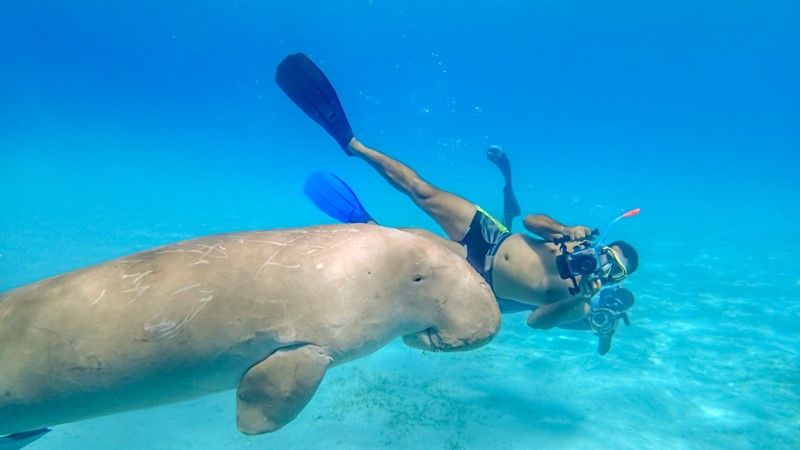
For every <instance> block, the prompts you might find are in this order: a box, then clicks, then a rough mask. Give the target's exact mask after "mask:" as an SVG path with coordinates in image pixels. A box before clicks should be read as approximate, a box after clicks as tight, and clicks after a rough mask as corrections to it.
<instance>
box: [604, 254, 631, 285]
mask: <svg viewBox="0 0 800 450" xmlns="http://www.w3.org/2000/svg"><path fill="white" fill-rule="evenodd" d="M600 251H601V252H602V254H604V255H606V262H605V264H603V266H602V271H603V273H604V274H605V275H604V276H603V279H604V280H606V281H610V282H612V283H619V282H621V281H622V280H624V279H625V278H627V277H628V269H627V267H625V264H623V263H622V260H620V258H619V255H617V252H615V251H614V250H613V249H612V248H611V247H605V246H603V247H601V249H600Z"/></svg>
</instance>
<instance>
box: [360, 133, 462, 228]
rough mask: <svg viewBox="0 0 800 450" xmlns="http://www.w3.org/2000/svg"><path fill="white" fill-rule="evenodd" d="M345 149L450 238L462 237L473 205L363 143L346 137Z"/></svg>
mask: <svg viewBox="0 0 800 450" xmlns="http://www.w3.org/2000/svg"><path fill="white" fill-rule="evenodd" d="M349 149H350V151H351V152H352V153H353V154H354V155H355V156H358V157H359V158H361V159H363V160H364V161H366V162H367V163H368V164H369V165H371V166H372V167H373V168H375V170H377V171H378V173H379V174H380V175H381V176H382V177H383V178H385V179H386V180H387V181H388V182H389V183H390V184H391V185H392V186H394V187H395V189H397V190H398V191H400V192H402V193H403V194H406V195H407V196H408V197H409V198H411V200H413V201H414V203H416V204H417V206H419V207H420V208H422V210H423V211H425V213H427V214H428V215H429V216H431V217H432V218H433V220H435V221H436V223H438V224H439V226H441V227H442V229H443V230H444V232H445V233H447V236H448V237H449V238H450V239H452V240H454V241H460V240H461V239H462V238H463V237H464V235H465V234H466V232H467V229H468V228H469V224H470V223H471V222H472V218H473V217H474V216H475V211H476V207H475V205H474V204H473V203H470V202H468V201H467V200H465V199H463V198H461V197H459V196H457V195H454V194H451V193H449V192H446V191H443V190H441V189H438V188H437V187H435V186H433V185H432V184H430V183H428V182H427V181H425V180H423V179H422V178H421V177H420V176H419V175H417V174H416V172H414V171H413V170H411V168H410V167H408V166H406V165H405V164H403V163H401V162H400V161H397V160H395V159H392V158H390V157H388V156H386V155H384V154H383V153H381V152H379V151H377V150H374V149H371V148H369V147H367V146H365V145H364V144H362V143H361V142H359V141H358V140H356V139H355V138H353V140H351V141H350V147H349Z"/></svg>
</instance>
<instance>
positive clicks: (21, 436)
mask: <svg viewBox="0 0 800 450" xmlns="http://www.w3.org/2000/svg"><path fill="white" fill-rule="evenodd" d="M49 432H50V428H41V429H39V430H34V431H26V432H24V433H14V434H9V435H8V436H3V437H0V450H17V449H20V448H22V447H25V446H26V445H28V444H30V443H32V442H33V441H36V440H38V439H39V438H41V437H42V436H44V435H45V434H47V433H49Z"/></svg>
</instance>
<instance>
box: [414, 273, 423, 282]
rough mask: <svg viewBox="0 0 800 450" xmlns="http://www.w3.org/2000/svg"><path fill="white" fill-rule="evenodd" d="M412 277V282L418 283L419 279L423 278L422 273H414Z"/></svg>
mask: <svg viewBox="0 0 800 450" xmlns="http://www.w3.org/2000/svg"><path fill="white" fill-rule="evenodd" d="M413 279H414V282H415V283H419V282H420V281H422V280H424V279H425V277H423V276H422V275H420V274H416V275H414V278H413Z"/></svg>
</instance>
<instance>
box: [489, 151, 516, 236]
mask: <svg viewBox="0 0 800 450" xmlns="http://www.w3.org/2000/svg"><path fill="white" fill-rule="evenodd" d="M486 157H487V158H488V159H489V161H491V162H493V163H494V164H495V165H496V166H497V168H498V169H500V173H502V174H503V180H504V181H505V186H503V225H505V226H506V228H508V229H511V225H512V223H513V222H514V218H515V217H517V216H519V215H520V212H521V211H520V209H519V202H517V196H516V195H514V187H513V186H512V184H511V162H509V160H508V156H507V155H506V154H505V152H503V149H502V148H500V147H498V146H496V145H493V146H491V147H489V150H487V151H486Z"/></svg>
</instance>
